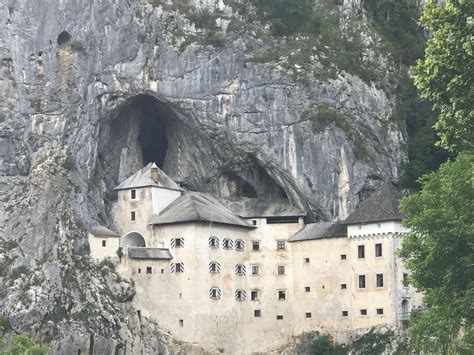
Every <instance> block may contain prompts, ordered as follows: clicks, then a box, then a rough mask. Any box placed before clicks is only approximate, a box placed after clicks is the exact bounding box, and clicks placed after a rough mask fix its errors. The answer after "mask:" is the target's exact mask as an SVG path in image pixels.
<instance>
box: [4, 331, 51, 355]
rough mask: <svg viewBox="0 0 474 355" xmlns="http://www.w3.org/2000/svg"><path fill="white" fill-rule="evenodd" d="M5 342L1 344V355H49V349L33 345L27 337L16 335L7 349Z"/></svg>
mask: <svg viewBox="0 0 474 355" xmlns="http://www.w3.org/2000/svg"><path fill="white" fill-rule="evenodd" d="M4 344H5V342H1V343H0V355H47V354H49V350H50V349H49V348H48V347H47V346H44V345H37V344H35V343H33V341H32V340H31V339H30V337H29V336H27V335H24V334H22V335H14V336H13V337H12V341H11V343H10V344H8V346H6V348H4V347H5V345H4Z"/></svg>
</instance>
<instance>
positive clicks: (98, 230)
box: [89, 226, 120, 237]
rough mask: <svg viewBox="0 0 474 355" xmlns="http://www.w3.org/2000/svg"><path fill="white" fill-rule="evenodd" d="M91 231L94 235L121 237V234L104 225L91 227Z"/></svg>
mask: <svg viewBox="0 0 474 355" xmlns="http://www.w3.org/2000/svg"><path fill="white" fill-rule="evenodd" d="M89 232H90V233H91V234H92V235H100V236H102V237H120V234H118V233H117V232H114V231H113V230H110V229H109V228H106V227H104V226H94V227H91V228H90V229H89Z"/></svg>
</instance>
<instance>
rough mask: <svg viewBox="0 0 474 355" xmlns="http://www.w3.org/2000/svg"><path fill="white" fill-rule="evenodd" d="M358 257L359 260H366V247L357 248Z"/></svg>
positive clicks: (359, 246)
mask: <svg viewBox="0 0 474 355" xmlns="http://www.w3.org/2000/svg"><path fill="white" fill-rule="evenodd" d="M357 257H358V258H359V259H364V258H365V246H364V245H358V246H357Z"/></svg>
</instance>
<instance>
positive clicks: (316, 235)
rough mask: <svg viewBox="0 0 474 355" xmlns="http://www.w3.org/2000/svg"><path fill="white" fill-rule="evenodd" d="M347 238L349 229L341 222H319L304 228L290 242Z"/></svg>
mask: <svg viewBox="0 0 474 355" xmlns="http://www.w3.org/2000/svg"><path fill="white" fill-rule="evenodd" d="M345 236H347V228H346V226H345V225H344V224H342V223H341V222H319V223H310V224H307V225H306V226H304V228H303V229H301V230H300V231H299V232H297V233H296V234H295V235H293V236H292V237H291V238H290V239H288V241H289V242H300V241H304V240H315V239H325V238H337V237H345Z"/></svg>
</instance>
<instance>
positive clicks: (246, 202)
mask: <svg viewBox="0 0 474 355" xmlns="http://www.w3.org/2000/svg"><path fill="white" fill-rule="evenodd" d="M227 205H228V206H229V208H230V209H231V210H232V211H233V212H234V213H235V214H236V215H238V216H240V217H242V218H252V217H301V216H305V215H306V212H304V211H303V210H301V209H299V208H297V207H295V206H293V205H292V204H291V203H290V201H288V200H287V199H283V198H282V199H260V198H248V197H239V198H236V199H232V200H229V201H227Z"/></svg>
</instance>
